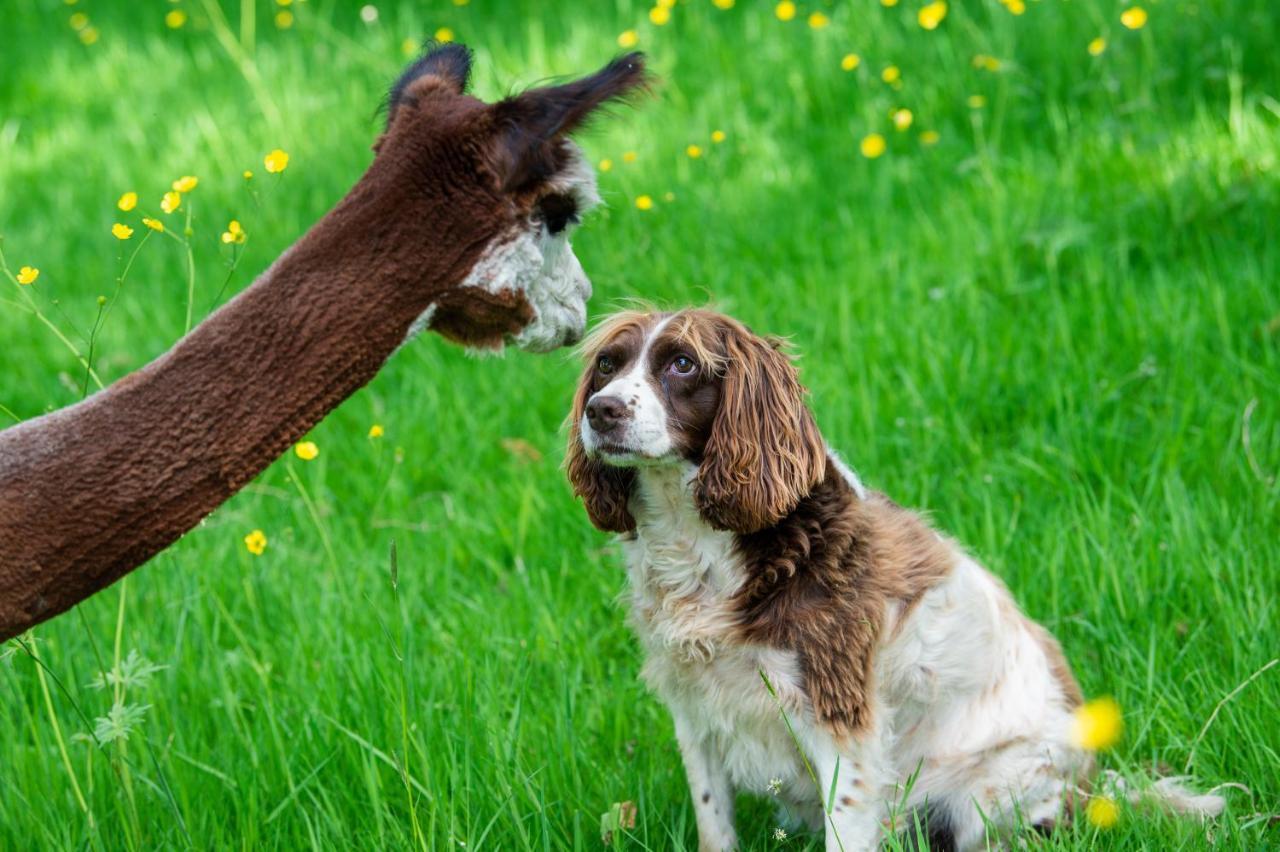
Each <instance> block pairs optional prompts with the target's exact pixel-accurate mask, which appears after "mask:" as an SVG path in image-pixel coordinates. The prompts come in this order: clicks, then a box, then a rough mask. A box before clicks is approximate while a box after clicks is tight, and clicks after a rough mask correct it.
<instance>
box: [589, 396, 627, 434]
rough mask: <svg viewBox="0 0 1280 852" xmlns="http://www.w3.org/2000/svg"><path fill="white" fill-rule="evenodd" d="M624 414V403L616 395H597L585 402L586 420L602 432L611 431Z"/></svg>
mask: <svg viewBox="0 0 1280 852" xmlns="http://www.w3.org/2000/svg"><path fill="white" fill-rule="evenodd" d="M626 416H627V406H626V403H624V402H623V401H622V400H620V399H618V398H617V397H616V396H598V397H596V398H595V399H593V400H591V401H590V402H588V403H587V422H588V423H590V424H591V428H592V429H594V430H595V431H597V432H600V433H602V434H603V433H606V432H612V431H613V430H614V428H616V427H617V425H618V424H619V423H621V422H622V421H623V419H624V418H625V417H626Z"/></svg>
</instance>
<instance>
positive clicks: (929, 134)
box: [920, 130, 942, 145]
mask: <svg viewBox="0 0 1280 852" xmlns="http://www.w3.org/2000/svg"><path fill="white" fill-rule="evenodd" d="M941 138H942V137H940V136H939V135H938V131H936V130H926V131H925V132H924V133H921V134H920V144H921V145H937V144H938V140H939V139H941Z"/></svg>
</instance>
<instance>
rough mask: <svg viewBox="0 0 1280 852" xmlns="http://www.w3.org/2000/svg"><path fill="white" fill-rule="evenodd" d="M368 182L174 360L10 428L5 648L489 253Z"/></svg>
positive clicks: (372, 356) (307, 415)
mask: <svg viewBox="0 0 1280 852" xmlns="http://www.w3.org/2000/svg"><path fill="white" fill-rule="evenodd" d="M377 166H378V164H377V163H376V162H375V164H374V167H373V169H371V170H370V174H373V173H374V169H376V168H377ZM370 182H371V181H370V178H369V176H366V177H365V179H364V180H362V181H361V183H359V184H357V186H356V188H355V189H354V190H353V191H352V192H351V193H350V194H349V195H348V196H347V198H346V199H344V200H343V202H342V203H340V204H339V205H338V206H337V207H336V208H335V209H334V210H333V211H331V212H330V213H329V214H328V215H327V216H326V217H325V218H324V219H322V220H321V221H320V222H319V223H318V224H317V225H316V226H315V227H314V228H312V230H311V231H310V232H308V233H307V234H306V235H305V236H303V238H302V239H301V240H299V241H298V243H297V244H295V245H294V246H293V247H292V248H290V249H289V250H288V251H286V252H285V254H284V255H283V256H281V258H280V259H279V260H277V261H276V263H275V264H273V265H272V267H271V268H270V269H268V270H267V271H266V272H265V273H264V274H263V275H262V276H261V277H260V278H259V279H258V280H257V281H256V282H255V283H254V284H253V285H252V286H250V287H249V288H247V289H246V290H245V291H244V292H243V293H241V294H240V295H238V296H237V297H236V298H235V299H233V300H232V301H231V302H229V303H228V304H226V305H225V306H223V307H222V308H221V309H220V310H218V311H217V312H216V313H214V314H213V315H211V316H210V317H208V318H207V319H206V320H205V321H204V322H203V323H201V324H200V325H199V326H197V327H196V328H195V329H194V330H193V331H192V332H191V333H190V334H188V335H187V336H186V337H184V338H183V339H182V340H181V341H179V342H178V343H177V344H176V345H175V346H174V347H173V348H172V349H171V350H170V351H168V352H166V353H165V354H163V355H161V356H160V357H159V358H157V359H156V360H155V361H153V362H152V363H150V364H148V365H147V366H145V367H143V368H142V369H140V370H138V371H137V372H135V373H133V374H131V375H128V376H126V377H124V378H123V379H121V380H120V381H118V382H116V383H115V384H113V385H112V386H111V387H109V388H107V389H106V390H105V391H103V392H101V393H99V394H96V395H95V396H92V397H90V398H89V399H87V400H85V401H83V402H81V403H79V404H77V405H74V406H71V407H69V408H66V409H63V410H61V411H56V412H53V413H51V414H48V415H45V416H44V417H40V418H37V419H35V420H31V421H27V422H25V423H22V424H19V425H18V426H15V427H13V428H10V429H8V430H5V431H3V432H0V639H5V638H8V637H10V636H13V635H16V634H17V633H19V632H21V631H22V630H25V629H26V628H28V627H30V626H32V625H34V624H36V623H38V622H40V621H43V620H45V619H47V618H50V617H52V616H53V615H56V614H57V613H59V612H62V611H64V610H66V609H67V608H69V607H71V606H73V605H74V604H75V603H77V602H79V601H80V600H83V599H84V598H86V597H88V596H89V595H91V594H93V593H94V592H96V591H98V590H100V589H102V588H105V587H106V586H108V585H110V584H111V583H113V582H114V581H115V580H117V579H118V578H119V577H121V576H123V575H124V574H125V573H126V572H128V571H129V570H131V569H132V568H133V567H135V566H137V565H140V564H142V563H143V562H145V561H146V560H147V559H149V558H150V557H151V556H153V555H155V554H156V553H158V552H159V551H161V550H162V549H164V548H165V547H167V546H168V545H170V544H171V543H173V542H174V541H175V540H177V539H178V538H179V537H180V536H181V535H183V534H184V533H185V532H186V531H188V530H189V529H191V528H192V527H193V526H195V524H197V523H198V522H199V521H200V520H201V519H202V518H204V517H205V516H207V515H208V514H209V513H210V512H212V511H213V510H214V509H215V508H217V507H218V506H219V505H220V504H221V503H223V502H224V501H225V500H226V499H227V498H229V497H230V496H231V495H232V494H234V493H235V492H236V491H237V490H239V489H240V488H241V487H243V486H244V485H245V484H246V483H248V482H249V481H250V480H251V479H252V478H253V477H254V476H256V475H257V474H258V473H260V472H261V471H262V470H263V469H264V468H265V467H266V466H267V465H268V464H270V463H271V461H272V460H274V459H275V458H276V457H277V456H279V455H280V453H282V452H283V451H284V450H286V449H287V448H288V447H289V446H290V445H291V444H293V443H294V442H295V441H297V440H298V439H299V438H300V437H301V436H302V435H304V434H305V433H306V432H307V431H308V430H309V429H311V428H312V427H313V426H314V425H315V424H316V423H317V422H319V421H320V419H321V418H323V417H324V415H325V414H327V413H328V412H329V411H330V410H332V409H333V408H335V407H336V406H337V405H338V404H339V403H341V402H342V401H343V400H344V399H346V398H347V397H348V396H350V395H351V394H352V393H353V392H355V391H356V390H357V389H358V388H360V387H361V386H363V385H364V384H366V383H367V382H368V381H369V380H370V379H372V378H373V376H374V375H375V374H376V373H377V371H378V369H379V368H380V367H381V366H382V364H383V363H384V362H385V361H386V359H387V358H388V357H389V356H390V355H391V353H392V352H394V351H395V349H396V348H397V347H398V346H399V345H400V344H401V343H403V342H404V340H405V339H406V336H407V335H408V334H409V333H410V328H411V326H412V325H413V323H414V321H415V320H416V319H418V318H419V317H421V316H423V314H424V312H426V311H427V310H428V308H429V307H430V305H432V304H433V303H434V301H435V300H436V299H437V298H438V297H439V296H440V295H441V293H442V292H444V291H445V290H446V289H447V288H448V287H449V286H451V285H452V284H455V283H457V282H458V281H459V280H461V279H462V278H463V276H465V274H466V270H467V269H468V268H469V267H470V265H471V264H473V263H474V262H475V258H476V257H477V256H478V255H479V253H480V249H481V248H482V247H483V243H482V242H480V241H476V240H467V239H460V238H461V237H465V236H466V234H467V228H466V223H458V224H452V225H451V224H450V223H449V222H448V215H447V213H446V212H445V211H444V208H443V204H442V203H441V204H437V205H434V206H433V205H430V204H426V205H421V204H420V205H419V207H420V209H418V210H416V211H409V212H408V214H406V210H405V209H404V206H405V204H406V203H407V202H406V200H405V199H403V198H397V197H395V192H394V191H384V192H375V191H372V190H371V189H370V188H369V186H368V185H369V183H370ZM381 185H382V186H386V182H385V181H383V182H381ZM421 208H425V209H421ZM444 235H448V237H450V238H451V239H446V238H445V236H444Z"/></svg>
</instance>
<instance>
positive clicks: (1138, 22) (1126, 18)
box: [1120, 6, 1147, 30]
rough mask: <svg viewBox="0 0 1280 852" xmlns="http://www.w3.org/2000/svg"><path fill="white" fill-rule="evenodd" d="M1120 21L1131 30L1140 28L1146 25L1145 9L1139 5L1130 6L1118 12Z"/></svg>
mask: <svg viewBox="0 0 1280 852" xmlns="http://www.w3.org/2000/svg"><path fill="white" fill-rule="evenodd" d="M1120 23H1122V24H1124V25H1125V26H1126V27H1128V28H1129V29H1131V30H1140V29H1142V28H1143V27H1145V26H1146V25H1147V10H1146V9H1144V8H1142V7H1141V6H1131V7H1130V8H1128V9H1125V10H1124V11H1123V12H1121V13H1120Z"/></svg>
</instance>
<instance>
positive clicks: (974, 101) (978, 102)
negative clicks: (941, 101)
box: [967, 95, 987, 109]
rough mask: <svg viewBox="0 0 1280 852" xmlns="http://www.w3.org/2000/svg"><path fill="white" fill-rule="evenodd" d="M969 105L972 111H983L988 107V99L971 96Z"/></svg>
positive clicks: (980, 96)
mask: <svg viewBox="0 0 1280 852" xmlns="http://www.w3.org/2000/svg"><path fill="white" fill-rule="evenodd" d="M967 103H968V104H969V108H970V109H982V108H983V107H984V106H986V105H987V99H986V98H984V97H983V96H982V95H970V96H969V99H968V101H967Z"/></svg>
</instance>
